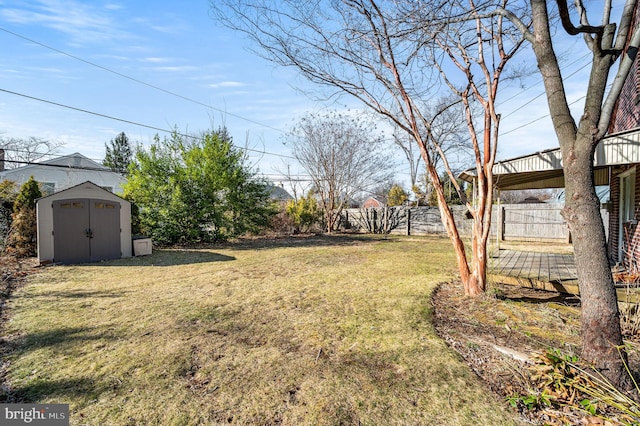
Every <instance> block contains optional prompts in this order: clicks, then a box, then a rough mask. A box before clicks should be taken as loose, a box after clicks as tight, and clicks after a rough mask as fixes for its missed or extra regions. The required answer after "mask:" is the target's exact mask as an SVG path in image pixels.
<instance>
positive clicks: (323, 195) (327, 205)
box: [286, 112, 389, 232]
mask: <svg viewBox="0 0 640 426" xmlns="http://www.w3.org/2000/svg"><path fill="white" fill-rule="evenodd" d="M286 140H287V142H286V143H287V144H290V145H291V148H292V150H293V155H294V156H295V157H296V159H297V160H298V161H299V162H300V164H302V167H304V169H305V170H306V171H307V173H309V175H310V176H311V179H312V180H313V187H314V190H315V191H316V193H317V194H318V196H319V197H320V200H319V201H320V205H321V207H322V211H323V213H324V219H325V225H326V227H327V231H328V232H332V231H333V230H335V228H336V224H337V221H338V219H339V217H340V214H341V213H342V209H343V208H344V207H345V205H346V204H347V203H349V201H350V200H352V199H353V198H354V197H355V196H356V195H357V194H359V193H362V192H366V191H368V190H369V189H372V188H374V187H375V186H378V185H379V184H380V183H381V182H384V181H386V180H388V177H389V173H388V172H387V171H386V170H387V168H388V161H387V158H386V156H384V155H383V152H382V150H381V148H382V135H381V134H377V135H376V130H375V126H374V125H372V123H370V122H368V121H362V120H358V119H356V118H352V117H348V116H346V115H341V114H338V113H335V112H332V113H327V114H325V115H313V114H309V115H307V116H305V117H303V118H302V119H300V121H299V122H298V124H297V125H296V126H294V127H293V128H292V129H291V131H289V133H288V134H287V135H286Z"/></svg>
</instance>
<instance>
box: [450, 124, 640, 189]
mask: <svg viewBox="0 0 640 426" xmlns="http://www.w3.org/2000/svg"><path fill="white" fill-rule="evenodd" d="M634 163H640V128H636V129H634V130H633V131H630V132H625V133H618V134H615V135H611V136H607V137H606V138H604V139H603V140H602V141H601V142H600V143H599V144H598V146H597V147H596V153H595V159H594V163H593V166H594V180H595V184H596V185H608V184H609V176H610V169H611V168H612V167H613V166H622V165H627V164H634ZM476 176H477V174H476V169H475V168H471V169H467V170H465V171H464V172H462V173H461V174H460V178H461V179H462V180H464V181H467V182H473V181H474V180H475V179H476ZM493 176H494V182H495V186H496V188H497V189H500V190H513V189H543V188H564V174H563V171H562V153H561V152H560V148H554V149H548V150H545V151H540V152H536V153H533V154H529V155H524V156H521V157H516V158H511V159H508V160H503V161H496V163H495V164H494V165H493Z"/></svg>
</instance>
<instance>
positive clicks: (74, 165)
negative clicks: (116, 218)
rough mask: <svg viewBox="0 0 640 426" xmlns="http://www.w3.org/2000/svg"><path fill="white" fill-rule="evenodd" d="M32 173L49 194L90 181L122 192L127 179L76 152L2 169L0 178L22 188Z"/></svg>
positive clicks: (114, 191)
mask: <svg viewBox="0 0 640 426" xmlns="http://www.w3.org/2000/svg"><path fill="white" fill-rule="evenodd" d="M31 176H33V178H34V179H35V180H36V181H37V182H39V183H40V184H41V185H42V189H43V192H46V194H52V193H54V192H59V191H63V190H65V189H67V188H71V187H74V186H76V185H79V184H81V183H83V182H87V181H88V182H93V183H94V184H96V185H98V186H99V187H101V188H104V189H106V190H107V191H109V192H113V193H114V194H121V193H122V186H123V185H124V183H125V182H126V179H125V178H124V177H123V176H122V175H120V174H119V173H115V172H112V171H111V170H110V169H109V168H107V167H105V166H103V165H102V164H99V163H97V162H95V161H93V160H91V159H89V158H87V157H85V156H84V155H82V154H79V153H77V152H76V153H75V154H71V155H64V156H60V157H57V158H54V159H51V160H47V161H42V162H40V163H37V164H29V165H27V166H23V167H17V168H15V169H9V170H3V171H1V172H0V181H3V180H10V181H13V182H16V184H17V185H18V187H20V186H22V184H23V183H25V182H26V181H28V180H29V178H30V177H31ZM46 194H45V195H46Z"/></svg>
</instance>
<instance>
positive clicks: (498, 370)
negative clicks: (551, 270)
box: [432, 283, 640, 425]
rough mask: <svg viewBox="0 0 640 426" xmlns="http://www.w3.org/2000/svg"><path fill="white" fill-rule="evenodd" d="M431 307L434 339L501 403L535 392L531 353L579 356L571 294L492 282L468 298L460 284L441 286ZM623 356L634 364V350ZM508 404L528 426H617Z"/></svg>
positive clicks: (558, 410) (563, 411)
mask: <svg viewBox="0 0 640 426" xmlns="http://www.w3.org/2000/svg"><path fill="white" fill-rule="evenodd" d="M432 303H433V309H434V317H433V323H434V326H435V329H436V332H437V333H438V335H439V336H440V337H441V338H442V339H444V340H445V341H446V342H447V344H448V345H449V346H450V347H451V348H452V349H454V350H455V351H456V352H457V353H459V354H460V355H461V357H462V358H464V360H465V362H466V363H467V364H468V365H469V367H470V368H471V369H472V370H473V371H474V372H475V373H476V374H477V376H478V377H479V378H480V379H481V380H482V381H483V382H484V383H485V384H486V386H487V388H488V389H489V390H490V391H491V392H492V393H493V394H494V395H495V397H496V398H501V399H503V400H504V401H505V404H508V401H509V398H510V397H514V396H519V395H527V394H531V393H532V392H535V391H532V389H533V387H532V384H531V381H530V373H529V371H530V370H529V369H530V367H531V365H532V364H531V361H532V359H533V358H532V357H533V356H534V355H536V354H544V353H545V352H547V351H548V350H550V349H552V348H555V349H559V350H561V351H562V352H563V353H571V354H576V355H579V347H580V334H579V331H580V323H579V299H578V298H576V297H575V296H565V295H562V294H559V293H552V292H546V291H540V290H534V289H528V288H521V287H516V286H508V285H504V286H503V285H497V284H496V285H493V286H492V288H491V291H489V292H488V293H487V295H484V296H481V297H478V298H469V297H465V296H464V294H463V289H462V284H461V283H443V284H441V285H440V286H439V287H438V288H437V290H436V291H435V292H434V294H433V298H432ZM634 339H635V337H634ZM636 340H637V339H636ZM629 357H630V364H631V365H632V367H634V366H635V367H637V366H639V365H640V363H639V360H638V354H637V352H634V353H630V354H629ZM513 399H514V398H512V400H513ZM513 405H515V407H514V410H517V411H518V412H519V414H520V415H521V417H522V419H523V421H524V423H529V424H540V425H567V424H571V425H609V424H617V423H615V422H614V423H611V422H608V421H605V420H603V419H602V418H599V417H596V416H593V415H590V414H588V413H585V412H584V411H579V410H575V409H569V408H568V407H557V406H556V407H536V408H534V409H528V408H527V407H525V406H524V404H522V402H521V401H518V402H517V403H516V402H514V404H513Z"/></svg>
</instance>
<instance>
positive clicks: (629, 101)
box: [609, 7, 640, 133]
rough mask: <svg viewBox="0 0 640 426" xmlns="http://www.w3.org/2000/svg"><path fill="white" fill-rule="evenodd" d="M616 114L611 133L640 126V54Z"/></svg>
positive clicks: (639, 14)
mask: <svg viewBox="0 0 640 426" xmlns="http://www.w3.org/2000/svg"><path fill="white" fill-rule="evenodd" d="M635 21H636V23H638V22H639V21H640V7H638V8H636V19H635ZM632 28H633V26H632ZM614 114H615V115H614V117H613V120H612V123H611V126H610V128H609V133H620V132H625V131H627V130H632V129H634V128H636V127H640V55H639V56H637V57H636V60H635V62H634V64H633V67H632V68H631V71H630V73H629V77H628V78H627V80H626V81H625V84H624V87H623V89H622V93H621V94H620V98H619V99H618V103H617V105H616V111H615V113H614Z"/></svg>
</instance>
